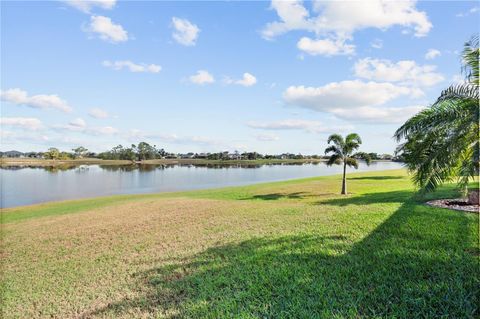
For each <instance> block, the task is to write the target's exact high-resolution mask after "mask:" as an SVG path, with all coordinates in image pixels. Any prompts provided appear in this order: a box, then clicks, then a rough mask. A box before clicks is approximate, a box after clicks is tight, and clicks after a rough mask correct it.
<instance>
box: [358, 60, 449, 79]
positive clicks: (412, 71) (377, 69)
mask: <svg viewBox="0 0 480 319" xmlns="http://www.w3.org/2000/svg"><path fill="white" fill-rule="evenodd" d="M354 70H355V75H356V76H357V77H360V78H364V79H368V80H375V81H388V82H399V83H401V84H404V85H418V86H432V85H435V84H437V83H440V82H442V81H443V80H444V77H443V75H441V74H440V73H437V72H435V71H436V66H434V65H417V63H416V62H415V61H412V60H402V61H398V62H397V63H393V62H391V61H390V60H379V59H371V58H365V59H361V60H358V61H357V62H356V63H355V66H354Z"/></svg>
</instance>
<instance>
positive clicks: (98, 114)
mask: <svg viewBox="0 0 480 319" xmlns="http://www.w3.org/2000/svg"><path fill="white" fill-rule="evenodd" d="M88 115H90V116H91V117H93V118H96V119H106V118H108V117H109V114H108V112H107V111H104V110H102V109H99V108H93V109H91V110H90V112H88Z"/></svg>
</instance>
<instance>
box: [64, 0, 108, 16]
mask: <svg viewBox="0 0 480 319" xmlns="http://www.w3.org/2000/svg"><path fill="white" fill-rule="evenodd" d="M65 2H66V3H67V4H68V5H70V6H72V7H74V8H76V9H78V10H80V11H82V12H84V13H90V11H91V10H92V8H94V7H99V8H101V9H107V10H110V9H113V7H115V4H116V2H117V1H116V0H66V1H65Z"/></svg>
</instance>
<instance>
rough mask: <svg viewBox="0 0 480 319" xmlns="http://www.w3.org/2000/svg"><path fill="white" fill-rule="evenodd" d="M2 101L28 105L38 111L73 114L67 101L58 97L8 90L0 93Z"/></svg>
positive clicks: (16, 89) (20, 90)
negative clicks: (30, 94) (45, 110)
mask: <svg viewBox="0 0 480 319" xmlns="http://www.w3.org/2000/svg"><path fill="white" fill-rule="evenodd" d="M0 97H1V99H2V101H6V102H9V103H12V104H16V105H26V106H29V107H32V108H37V109H57V110H60V111H63V112H71V111H72V108H71V107H70V106H69V105H68V104H67V102H66V101H65V100H62V99H61V98H60V97H59V96H58V95H56V94H51V95H46V94H39V95H32V96H28V93H27V92H26V91H24V90H22V89H18V88H15V89H8V90H6V91H0Z"/></svg>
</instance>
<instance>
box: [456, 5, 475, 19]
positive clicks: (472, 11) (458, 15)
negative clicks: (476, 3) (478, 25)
mask: <svg viewBox="0 0 480 319" xmlns="http://www.w3.org/2000/svg"><path fill="white" fill-rule="evenodd" d="M478 11H480V8H479V7H473V8H471V9H470V10H468V11H467V12H460V13H457V14H456V15H455V16H456V17H459V18H462V17H467V16H469V15H471V14H473V13H475V12H478Z"/></svg>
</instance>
